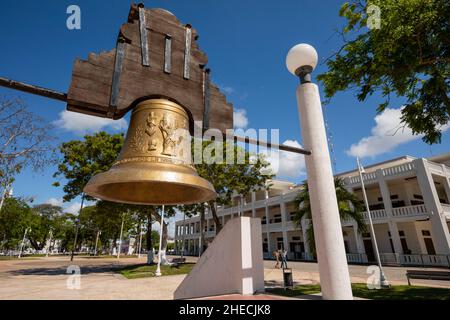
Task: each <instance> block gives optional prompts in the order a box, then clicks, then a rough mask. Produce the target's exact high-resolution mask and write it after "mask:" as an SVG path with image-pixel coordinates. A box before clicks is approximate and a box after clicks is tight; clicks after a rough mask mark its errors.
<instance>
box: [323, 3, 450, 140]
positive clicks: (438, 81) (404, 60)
mask: <svg viewBox="0 0 450 320" xmlns="http://www.w3.org/2000/svg"><path fill="white" fill-rule="evenodd" d="M371 5H375V6H377V7H378V8H379V13H380V14H381V15H380V20H379V22H380V26H379V28H370V29H369V28H367V26H368V23H369V24H370V25H371V26H375V27H376V24H373V22H376V21H375V20H374V19H376V18H377V17H376V11H372V10H373V9H372V8H375V10H377V8H376V7H371V8H369V6H371ZM368 9H369V10H368ZM367 12H369V13H367ZM374 14H375V15H374ZM339 15H340V16H341V17H344V18H345V19H346V20H347V23H346V25H345V27H344V28H343V30H342V35H343V39H344V43H343V46H342V47H341V48H340V49H339V51H338V52H337V53H336V54H334V55H333V56H332V57H331V58H329V59H328V60H327V62H326V64H327V66H328V71H327V72H325V73H324V74H321V75H319V76H318V77H317V78H318V80H320V81H321V82H322V83H323V85H324V87H325V95H326V97H327V98H331V97H333V96H334V95H335V94H336V93H337V92H339V91H344V90H347V89H349V88H355V89H356V93H357V94H356V96H357V98H358V100H359V101H365V100H366V99H367V98H368V96H371V95H372V94H374V93H375V92H378V93H381V94H382V96H383V97H384V101H383V102H382V103H381V104H380V105H379V108H378V112H382V111H383V110H384V109H385V108H386V107H387V106H388V105H389V100H390V97H391V96H392V95H397V96H399V97H403V98H404V99H405V100H406V103H405V104H404V107H403V108H402V117H401V121H402V124H403V125H407V126H409V127H410V128H411V129H412V131H413V133H414V134H417V135H419V134H423V135H424V137H423V141H425V142H426V143H429V144H432V143H440V141H441V134H442V131H441V130H442V127H443V126H444V125H446V124H447V123H448V122H449V120H450V99H449V88H450V83H449V75H450V37H449V35H450V24H449V21H450V2H449V1H448V0H370V1H368V0H361V1H359V0H358V1H357V0H354V1H350V2H347V3H345V4H343V5H342V7H341V9H340V12H339Z"/></svg>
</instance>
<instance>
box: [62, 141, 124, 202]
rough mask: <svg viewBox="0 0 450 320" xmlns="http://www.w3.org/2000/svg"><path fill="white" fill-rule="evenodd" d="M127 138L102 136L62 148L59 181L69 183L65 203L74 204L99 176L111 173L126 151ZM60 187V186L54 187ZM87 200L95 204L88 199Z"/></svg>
mask: <svg viewBox="0 0 450 320" xmlns="http://www.w3.org/2000/svg"><path fill="white" fill-rule="evenodd" d="M123 141H124V138H123V134H114V135H111V134H108V133H106V132H99V133H96V134H94V135H86V136H84V140H72V141H69V142H65V143H63V144H62V145H61V146H60V148H59V149H60V152H61V154H62V156H63V158H62V160H61V161H60V163H59V165H58V171H57V172H56V173H55V174H54V175H53V176H54V177H55V178H59V177H63V178H65V179H66V180H67V182H66V184H65V185H64V187H63V190H64V192H65V195H64V197H63V198H64V201H71V200H73V199H75V198H76V197H78V196H79V195H81V194H82V193H83V189H84V187H85V185H86V184H87V182H88V181H89V180H90V179H91V178H92V177H93V176H94V175H96V174H99V173H101V172H104V171H107V170H109V168H111V166H112V165H113V163H114V162H115V160H116V159H117V156H118V154H119V152H120V150H121V148H122V145H123ZM53 185H54V186H56V187H59V186H60V183H59V182H55V183H54V184H53ZM86 199H87V200H94V199H93V198H91V197H89V196H86Z"/></svg>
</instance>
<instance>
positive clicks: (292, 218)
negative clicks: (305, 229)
mask: <svg viewBox="0 0 450 320" xmlns="http://www.w3.org/2000/svg"><path fill="white" fill-rule="evenodd" d="M294 218H295V212H291V213H289V220H290V221H294Z"/></svg>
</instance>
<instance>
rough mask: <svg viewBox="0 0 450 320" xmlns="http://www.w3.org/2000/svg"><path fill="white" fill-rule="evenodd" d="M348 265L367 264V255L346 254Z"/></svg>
mask: <svg viewBox="0 0 450 320" xmlns="http://www.w3.org/2000/svg"><path fill="white" fill-rule="evenodd" d="M347 262H348V263H367V255H366V254H365V253H347Z"/></svg>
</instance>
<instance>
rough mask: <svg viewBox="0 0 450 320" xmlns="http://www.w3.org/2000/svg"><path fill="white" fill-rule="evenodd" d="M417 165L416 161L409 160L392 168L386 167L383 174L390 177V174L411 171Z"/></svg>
mask: <svg viewBox="0 0 450 320" xmlns="http://www.w3.org/2000/svg"><path fill="white" fill-rule="evenodd" d="M415 169H416V167H415V165H414V162H408V163H404V164H401V165H398V166H395V167H390V168H386V169H383V170H382V171H383V176H385V177H389V176H395V175H398V174H401V173H405V172H410V171H413V170H415Z"/></svg>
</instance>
